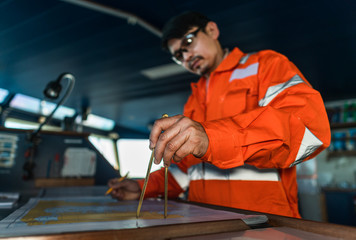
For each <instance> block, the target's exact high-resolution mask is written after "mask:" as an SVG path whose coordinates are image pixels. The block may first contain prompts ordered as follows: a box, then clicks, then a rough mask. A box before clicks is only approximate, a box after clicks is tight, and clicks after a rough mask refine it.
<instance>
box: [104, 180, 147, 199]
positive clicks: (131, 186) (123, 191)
mask: <svg viewBox="0 0 356 240" xmlns="http://www.w3.org/2000/svg"><path fill="white" fill-rule="evenodd" d="M108 185H109V187H111V188H112V192H111V197H112V198H117V199H118V200H137V199H139V198H140V194H141V188H140V185H139V184H138V182H137V181H135V180H132V179H125V180H123V181H122V182H118V181H117V179H111V180H109V182H108Z"/></svg>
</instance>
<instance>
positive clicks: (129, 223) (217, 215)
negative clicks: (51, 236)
mask: <svg viewBox="0 0 356 240" xmlns="http://www.w3.org/2000/svg"><path fill="white" fill-rule="evenodd" d="M137 205H138V201H119V202H118V201H116V200H113V199H111V197H109V196H99V197H65V198H63V197H61V198H33V199H30V201H29V202H28V203H27V204H26V205H24V206H23V207H22V208H20V209H18V210H16V211H15V212H14V213H12V214H11V215H9V216H8V217H7V218H5V219H3V220H2V221H0V237H4V236H22V235H34V234H48V233H62V232H78V231H93V230H113V229H128V228H140V227H148V226H155V225H165V224H177V223H191V222H206V221H216V220H221V219H225V220H226V219H243V220H244V221H250V222H251V221H252V222H253V223H260V222H265V221H266V220H267V219H266V218H265V216H260V215H259V216H251V215H243V214H237V213H233V212H226V211H218V210H213V209H208V208H203V207H199V206H195V205H191V204H185V203H178V202H175V201H168V216H167V218H166V219H164V217H163V216H164V204H163V201H161V200H144V202H143V205H142V209H141V215H140V218H139V219H138V220H137V219H136V210H137Z"/></svg>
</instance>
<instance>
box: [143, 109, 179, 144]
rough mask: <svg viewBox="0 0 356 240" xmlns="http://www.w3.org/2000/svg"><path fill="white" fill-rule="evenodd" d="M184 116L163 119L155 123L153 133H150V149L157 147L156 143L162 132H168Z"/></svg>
mask: <svg viewBox="0 0 356 240" xmlns="http://www.w3.org/2000/svg"><path fill="white" fill-rule="evenodd" d="M181 117H182V115H176V116H173V117H167V118H161V119H158V120H156V121H155V123H154V124H153V127H152V130H151V133H150V138H149V139H150V149H153V148H155V147H156V143H157V141H158V138H159V136H160V135H161V133H162V131H165V130H167V129H168V128H169V127H171V126H172V125H173V124H175V123H176V122H177V121H178V119H180V118H181Z"/></svg>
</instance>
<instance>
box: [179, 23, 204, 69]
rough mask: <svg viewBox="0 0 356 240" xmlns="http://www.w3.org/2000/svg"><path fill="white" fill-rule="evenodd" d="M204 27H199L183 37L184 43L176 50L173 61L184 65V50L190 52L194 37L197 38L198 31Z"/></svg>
mask: <svg viewBox="0 0 356 240" xmlns="http://www.w3.org/2000/svg"><path fill="white" fill-rule="evenodd" d="M201 29H202V28H201V27H200V28H198V29H197V30H195V31H194V32H191V33H188V34H187V35H185V36H184V37H183V39H182V43H181V45H180V48H179V49H178V50H177V51H175V52H174V53H173V55H172V59H173V61H175V62H176V63H177V64H179V65H182V64H183V61H184V56H183V52H188V50H189V49H190V48H191V47H192V46H194V43H195V41H194V39H195V38H196V36H197V34H198V32H199V31H200V30H201Z"/></svg>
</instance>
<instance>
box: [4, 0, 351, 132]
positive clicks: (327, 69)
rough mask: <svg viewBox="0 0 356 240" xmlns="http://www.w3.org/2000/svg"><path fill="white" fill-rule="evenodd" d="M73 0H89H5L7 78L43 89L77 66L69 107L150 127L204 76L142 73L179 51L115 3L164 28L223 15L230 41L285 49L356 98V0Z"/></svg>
mask: <svg viewBox="0 0 356 240" xmlns="http://www.w3.org/2000/svg"><path fill="white" fill-rule="evenodd" d="M73 2H77V3H83V2H88V1H81V0H77V1H59V0H58V1H56V0H33V1H28V0H2V1H0V87H2V88H6V89H8V90H10V91H11V92H20V93H23V94H27V95H30V96H33V97H37V98H43V96H42V90H43V88H44V86H45V85H46V84H47V82H48V81H50V80H54V79H55V78H56V77H57V76H58V75H59V74H60V73H62V72H71V73H73V75H74V76H75V77H76V85H75V87H74V90H73V92H72V95H71V96H70V97H69V99H68V100H67V102H66V103H65V105H66V106H69V107H73V108H76V109H80V107H81V105H82V104H83V102H86V101H88V102H89V104H90V107H91V110H92V113H94V114H97V115H101V116H104V117H107V118H111V119H113V120H115V121H116V122H117V124H119V125H122V126H125V127H130V128H134V129H136V130H140V131H146V132H147V131H148V129H147V124H148V123H150V122H152V121H153V120H154V119H155V118H159V117H160V116H161V114H162V113H168V114H170V115H174V114H179V113H181V112H182V108H183V104H184V102H185V100H186V98H187V96H188V95H189V93H190V86H189V83H190V82H191V81H196V80H197V76H194V75H191V74H189V73H185V72H183V73H182V72H181V73H179V74H172V75H171V76H166V77H161V78H158V79H155V80H152V79H150V78H148V77H147V76H145V75H144V74H142V71H143V70H146V69H150V68H154V67H159V66H162V65H167V64H172V61H171V60H170V56H169V55H168V54H167V53H165V52H163V51H162V50H161V49H160V40H159V37H158V36H157V35H156V34H155V33H153V32H151V31H148V30H147V29H146V28H144V27H142V26H141V25H140V24H132V22H134V20H132V18H131V19H130V20H127V19H124V18H120V17H117V16H114V15H112V14H110V13H104V12H100V11H98V10H99V8H100V7H103V6H106V7H108V8H106V9H111V10H112V11H113V12H120V11H124V12H126V13H130V14H133V15H135V16H137V17H138V20H141V19H142V20H144V21H146V22H147V23H149V24H150V25H152V26H153V28H156V29H158V31H159V30H160V29H161V28H162V26H163V25H164V23H165V22H166V21H167V20H168V19H169V18H170V17H171V16H173V15H176V14H178V13H181V12H183V11H185V10H196V11H200V12H202V13H204V14H206V15H208V16H209V17H210V18H211V19H212V20H214V21H215V22H217V23H218V25H219V27H220V32H221V35H220V41H221V43H222V45H223V46H224V47H228V48H230V49H231V48H233V47H234V46H238V47H239V48H240V49H241V50H242V51H244V52H251V51H258V50H262V49H273V50H276V51H278V52H281V53H283V54H285V55H286V56H287V57H289V59H290V60H292V61H293V62H294V63H295V64H296V65H297V66H298V67H299V68H300V70H301V71H302V72H303V74H304V75H305V76H306V78H307V79H308V80H309V81H310V82H311V83H312V85H313V86H314V87H315V88H316V89H317V90H319V91H320V92H321V94H322V96H323V98H324V99H325V100H326V101H330V100H338V99H345V98H356V88H355V86H356V84H355V82H354V81H356V2H355V1H352V0H308V1H304V0H298V1H294V0H292V1H285V0H284V1H282V0H281V1H278V0H248V1H247V0H235V1H225V0H220V1H208V0H199V1H191V0H179V1H178V0H170V1H167V0H159V1H156V0H151V1H135V0H131V1H113V0H97V1H90V2H89V3H94V5H95V3H97V4H100V6H99V5H96V7H97V8H96V9H89V8H87V7H84V6H79V5H77V4H74V3H73ZM92 6H93V4H92ZM101 9H103V8H101ZM138 23H139V22H138ZM173 66H174V65H173ZM176 70H179V68H178V69H176ZM171 73H173V72H171Z"/></svg>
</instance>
